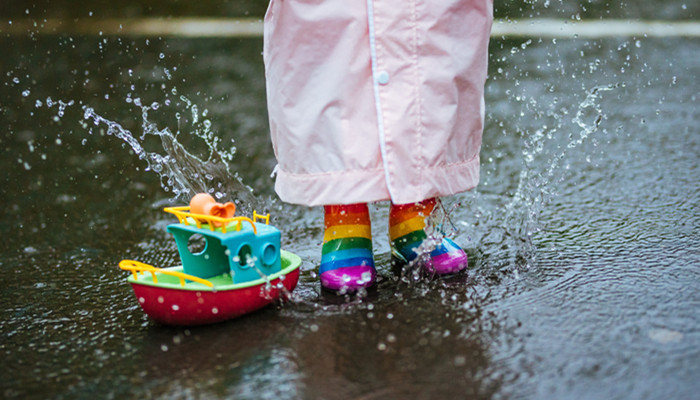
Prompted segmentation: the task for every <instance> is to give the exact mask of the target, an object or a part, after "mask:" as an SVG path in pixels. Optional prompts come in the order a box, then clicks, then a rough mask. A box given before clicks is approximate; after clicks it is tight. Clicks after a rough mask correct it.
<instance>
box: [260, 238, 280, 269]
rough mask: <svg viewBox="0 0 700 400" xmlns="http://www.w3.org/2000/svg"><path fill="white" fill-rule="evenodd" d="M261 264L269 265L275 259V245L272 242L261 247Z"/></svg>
mask: <svg viewBox="0 0 700 400" xmlns="http://www.w3.org/2000/svg"><path fill="white" fill-rule="evenodd" d="M262 261H263V264H265V265H267V266H270V265H273V264H274V263H275V261H277V247H275V245H274V244H272V243H268V244H266V245H265V247H264V248H263V260H262Z"/></svg>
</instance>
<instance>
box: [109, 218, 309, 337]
mask: <svg viewBox="0 0 700 400" xmlns="http://www.w3.org/2000/svg"><path fill="white" fill-rule="evenodd" d="M164 211H166V212H169V213H172V214H174V215H175V216H176V217H177V218H178V220H179V223H177V224H171V225H169V226H168V232H170V233H172V234H173V236H174V238H175V242H176V244H177V248H178V253H179V254H180V259H181V261H182V265H181V266H175V267H169V268H156V267H154V266H151V265H148V264H144V263H141V262H138V261H133V260H123V261H121V262H120V263H119V267H120V268H121V269H124V270H127V271H130V272H132V275H131V276H130V277H129V278H128V279H127V281H128V282H129V283H131V286H132V287H133V289H134V293H135V294H136V298H137V299H138V302H139V304H140V305H141V308H142V309H143V311H144V312H145V313H146V314H147V315H148V316H149V317H150V318H151V319H153V320H154V321H156V322H159V323H162V324H166V325H202V324H210V323H215V322H220V321H224V320H227V319H231V318H235V317H238V316H241V315H243V314H247V313H250V312H252V311H255V310H257V309H260V308H262V307H265V306H266V305H268V304H270V303H271V302H273V301H274V300H276V299H285V298H288V297H289V295H290V294H291V292H292V291H293V290H294V288H295V287H296V285H297V282H298V280H299V267H300V265H301V259H300V258H299V257H298V256H297V255H295V254H292V253H290V252H288V251H284V250H281V249H280V236H281V235H280V231H279V230H278V229H277V228H275V227H274V226H272V225H270V224H269V223H270V214H267V215H265V216H261V215H259V214H257V213H256V212H255V211H254V212H253V218H252V219H251V218H247V217H230V218H225V217H220V216H215V215H204V214H195V213H192V212H190V207H169V208H166V209H165V210H164ZM258 220H260V221H264V223H262V222H258ZM198 235H199V236H198ZM197 240H199V241H197ZM195 244H203V247H204V248H203V249H199V248H195V246H194V245H195Z"/></svg>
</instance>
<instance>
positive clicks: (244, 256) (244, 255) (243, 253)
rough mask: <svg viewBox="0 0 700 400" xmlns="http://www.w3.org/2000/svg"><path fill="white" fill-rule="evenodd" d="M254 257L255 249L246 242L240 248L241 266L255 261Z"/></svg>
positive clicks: (239, 261) (239, 260) (239, 262)
mask: <svg viewBox="0 0 700 400" xmlns="http://www.w3.org/2000/svg"><path fill="white" fill-rule="evenodd" d="M252 257H253V250H252V249H251V248H250V246H249V245H247V244H244V245H243V246H241V248H240V250H238V264H240V265H241V266H245V265H247V264H248V262H253V260H252ZM249 260H250V261H249Z"/></svg>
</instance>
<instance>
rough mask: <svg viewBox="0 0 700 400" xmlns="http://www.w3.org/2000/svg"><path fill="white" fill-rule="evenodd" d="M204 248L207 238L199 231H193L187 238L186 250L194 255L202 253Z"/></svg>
mask: <svg viewBox="0 0 700 400" xmlns="http://www.w3.org/2000/svg"><path fill="white" fill-rule="evenodd" d="M206 249H207V239H206V238H205V237H204V236H202V235H200V234H199V233H195V234H194V235H192V236H190V238H189V239H188V240H187V250H189V251H190V253H192V254H193V255H195V256H197V255H200V254H202V253H204V251H205V250H206Z"/></svg>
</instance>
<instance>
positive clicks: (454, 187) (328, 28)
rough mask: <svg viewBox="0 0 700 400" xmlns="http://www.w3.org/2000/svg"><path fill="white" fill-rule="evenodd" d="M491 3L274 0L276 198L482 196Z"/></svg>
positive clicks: (333, 200) (268, 71)
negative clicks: (472, 192) (475, 191)
mask: <svg viewBox="0 0 700 400" xmlns="http://www.w3.org/2000/svg"><path fill="white" fill-rule="evenodd" d="M492 19H493V14H492V1H491V0H366V1H360V0H353V1H348V0H271V3H270V6H269V8H268V11H267V14H266V15H265V44H264V52H263V58H264V62H265V75H266V79H267V101H268V111H269V118H270V130H271V136H272V144H273V148H274V151H275V156H276V157H277V161H278V167H277V179H276V183H275V190H276V191H277V193H278V195H279V196H280V198H281V199H282V200H284V201H286V202H290V203H297V204H304V205H308V206H315V205H323V204H350V203H359V202H371V201H379V200H388V199H391V200H392V201H393V202H394V203H396V204H403V203H410V202H417V201H421V200H424V199H426V198H430V197H435V196H445V195H450V194H454V193H458V192H462V191H465V190H469V189H471V188H473V187H474V186H476V184H477V183H478V181H479V149H480V147H481V133H482V129H483V121H484V101H483V91H484V82H485V80H486V64H487V59H488V40H489V34H490V31H491V22H492Z"/></svg>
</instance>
